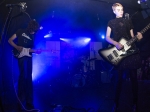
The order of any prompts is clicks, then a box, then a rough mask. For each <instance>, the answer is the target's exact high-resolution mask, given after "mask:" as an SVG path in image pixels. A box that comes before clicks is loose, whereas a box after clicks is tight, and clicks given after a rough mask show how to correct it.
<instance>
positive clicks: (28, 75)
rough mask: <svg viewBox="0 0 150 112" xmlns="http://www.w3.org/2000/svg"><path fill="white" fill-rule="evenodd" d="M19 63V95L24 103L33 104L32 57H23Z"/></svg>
mask: <svg viewBox="0 0 150 112" xmlns="http://www.w3.org/2000/svg"><path fill="white" fill-rule="evenodd" d="M18 65H19V71H20V75H19V80H18V97H19V99H20V101H21V102H22V103H26V104H31V105H33V84H32V58H31V57H22V58H20V59H18Z"/></svg>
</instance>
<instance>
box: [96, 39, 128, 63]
mask: <svg viewBox="0 0 150 112" xmlns="http://www.w3.org/2000/svg"><path fill="white" fill-rule="evenodd" d="M119 43H121V44H122V45H124V48H123V49H122V50H118V49H117V48H116V47H115V46H114V47H110V48H107V49H100V50H99V51H98V53H99V54H100V56H101V57H102V58H104V59H105V60H107V61H108V62H109V63H111V64H112V65H118V64H119V63H120V62H121V61H122V60H123V59H124V58H125V57H127V56H128V55H129V54H128V52H127V51H128V50H129V49H130V48H131V46H128V45H127V44H126V43H127V40H126V39H125V38H121V40H120V41H119ZM130 55H131V53H130Z"/></svg>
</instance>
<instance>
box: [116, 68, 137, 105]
mask: <svg viewBox="0 0 150 112" xmlns="http://www.w3.org/2000/svg"><path fill="white" fill-rule="evenodd" d="M117 72H118V81H117V85H116V93H115V103H116V105H117V106H118V104H119V98H120V94H121V90H122V82H123V74H124V71H123V70H118V71H117ZM127 73H128V74H129V75H130V79H131V83H132V93H133V103H134V104H137V101H138V81H137V70H136V69H132V70H129V71H128V72H127Z"/></svg>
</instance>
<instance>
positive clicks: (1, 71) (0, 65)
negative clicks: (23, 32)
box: [0, 7, 12, 112]
mask: <svg viewBox="0 0 150 112" xmlns="http://www.w3.org/2000/svg"><path fill="white" fill-rule="evenodd" d="M9 9H10V10H9V12H8V15H7V18H6V21H5V23H4V26H3V29H2V32H1V36H0V63H1V64H0V75H1V81H2V87H3V83H4V82H3V69H2V61H3V59H2V57H3V52H2V51H3V44H2V40H3V39H4V38H5V36H4V32H5V28H6V25H7V22H8V19H9V16H10V14H11V12H12V7H10V8H9ZM0 111H1V112H5V111H4V108H3V103H2V97H1V93H0Z"/></svg>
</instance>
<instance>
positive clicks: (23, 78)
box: [8, 20, 41, 112]
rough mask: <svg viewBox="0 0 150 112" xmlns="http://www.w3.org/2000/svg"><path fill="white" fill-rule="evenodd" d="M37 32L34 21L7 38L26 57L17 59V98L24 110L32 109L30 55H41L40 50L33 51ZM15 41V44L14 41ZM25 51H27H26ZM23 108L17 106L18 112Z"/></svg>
mask: <svg viewBox="0 0 150 112" xmlns="http://www.w3.org/2000/svg"><path fill="white" fill-rule="evenodd" d="M38 30H39V24H38V23H37V22H36V21H35V20H31V21H30V22H29V23H28V26H27V28H26V29H19V30H18V31H17V32H16V33H15V34H14V35H13V36H12V37H10V38H9V40H8V42H9V44H10V45H11V46H12V47H14V48H15V49H16V50H17V51H18V52H22V51H23V50H24V49H25V51H26V52H27V51H28V52H27V53H28V56H23V55H22V56H20V57H19V58H18V66H19V72H20V75H19V80H18V97H19V99H20V101H21V103H22V104H23V103H24V102H25V104H26V105H24V106H25V108H26V109H28V110H30V109H34V105H33V85H32V53H38V54H39V53H41V51H40V50H34V49H32V48H33V43H34V34H35V33H36V32H37V31H38ZM15 39H17V44H15V42H14V40H15ZM26 49H27V50H26ZM23 110H24V108H23V107H22V105H20V104H19V112H21V111H23Z"/></svg>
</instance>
